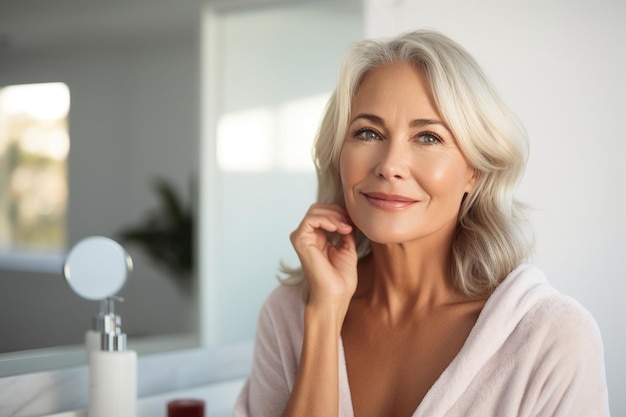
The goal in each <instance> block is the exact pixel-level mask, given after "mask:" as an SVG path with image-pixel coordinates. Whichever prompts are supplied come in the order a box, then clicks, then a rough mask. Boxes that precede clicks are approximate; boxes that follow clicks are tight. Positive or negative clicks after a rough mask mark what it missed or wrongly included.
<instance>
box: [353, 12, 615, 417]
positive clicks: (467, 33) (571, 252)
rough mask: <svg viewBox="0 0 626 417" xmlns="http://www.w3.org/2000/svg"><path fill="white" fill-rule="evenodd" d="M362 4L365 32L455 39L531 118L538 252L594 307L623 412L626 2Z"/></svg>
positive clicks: (551, 272)
mask: <svg viewBox="0 0 626 417" xmlns="http://www.w3.org/2000/svg"><path fill="white" fill-rule="evenodd" d="M364 13H365V20H366V24H365V33H366V36H367V37H381V36H389V35H395V34H398V33H400V32H403V31H406V30H413V29H417V28H432V29H437V30H440V31H442V32H444V33H445V34H447V35H449V36H450V37H452V38H453V39H455V40H457V41H458V42H459V43H461V44H462V45H464V46H465V47H466V48H467V49H468V50H469V51H470V52H471V53H472V54H473V55H474V56H475V58H476V59H477V60H478V61H479V63H480V64H481V65H482V67H483V69H484V70H485V72H486V73H487V75H488V76H489V77H490V78H491V80H492V81H493V83H494V84H495V86H496V87H497V88H498V89H499V91H500V92H501V95H502V96H503V98H504V100H505V102H507V103H508V104H509V105H510V106H511V108H512V109H513V110H514V112H515V113H516V114H517V115H518V116H519V118H520V119H521V120H522V122H523V123H524V125H525V126H526V128H527V130H528V133H529V136H530V160H529V162H528V168H527V173H526V177H525V179H524V180H523V182H522V184H521V186H520V192H519V196H520V198H521V199H522V200H524V201H525V202H527V203H528V204H529V205H530V206H531V207H532V211H531V218H532V221H533V225H534V230H535V234H536V240H537V245H536V255H535V257H534V260H533V261H534V263H535V264H537V265H538V266H540V267H541V268H542V269H543V270H544V271H545V272H546V274H547V276H548V278H549V280H550V281H551V282H552V283H553V284H554V285H555V286H556V287H557V288H559V289H560V290H562V291H563V292H565V293H567V294H569V295H572V296H574V297H575V298H577V299H578V300H579V301H580V302H581V303H582V304H583V305H584V306H586V307H587V308H588V309H589V310H590V311H591V313H592V314H593V315H594V316H595V318H596V320H597V322H598V325H599V326H600V330H601V332H602V335H603V340H604V345H605V357H606V367H607V378H608V384H609V390H610V393H609V395H610V402H611V414H612V415H615V416H620V415H626V399H625V398H624V396H623V395H622V391H623V387H624V386H625V385H626V358H625V357H624V352H626V334H625V333H624V323H623V317H624V316H625V312H626V308H625V307H624V306H625V305H626V304H625V303H624V302H623V298H624V294H625V293H626V280H625V278H626V272H625V270H624V266H623V263H622V262H623V259H624V256H626V217H625V214H626V195H625V194H624V193H625V191H626V164H624V162H623V159H624V157H626V133H625V132H624V128H623V122H624V115H625V114H626V101H625V100H624V96H625V95H626V81H625V78H624V74H625V73H626V49H625V48H624V45H623V42H624V39H626V25H624V22H626V3H624V2H620V1H612V0H599V1H598V0H581V1H577V2H568V1H540V0H530V1H517V2H510V1H508V2H501V1H498V0H474V1H466V0H440V1H437V2H426V1H418V0H366V1H365V10H364Z"/></svg>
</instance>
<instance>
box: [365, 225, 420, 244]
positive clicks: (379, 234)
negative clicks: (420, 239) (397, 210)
mask: <svg viewBox="0 0 626 417" xmlns="http://www.w3.org/2000/svg"><path fill="white" fill-rule="evenodd" d="M359 230H360V232H361V233H362V234H363V235H364V236H365V237H366V238H368V239H369V240H370V242H372V243H377V244H380V245H394V244H401V243H406V242H410V241H412V240H415V239H416V236H409V235H408V234H407V233H406V228H404V229H403V230H393V229H390V228H385V227H372V228H364V229H362V228H359Z"/></svg>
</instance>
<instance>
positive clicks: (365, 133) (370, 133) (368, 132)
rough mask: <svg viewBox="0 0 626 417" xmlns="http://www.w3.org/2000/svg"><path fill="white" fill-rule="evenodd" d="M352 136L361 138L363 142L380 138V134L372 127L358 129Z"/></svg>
mask: <svg viewBox="0 0 626 417" xmlns="http://www.w3.org/2000/svg"><path fill="white" fill-rule="evenodd" d="M354 137H355V138H358V139H361V140H362V141H364V142H371V141H373V140H377V139H380V135H379V134H378V133H376V131H374V130H372V129H360V130H358V131H357V132H356V133H355V134H354Z"/></svg>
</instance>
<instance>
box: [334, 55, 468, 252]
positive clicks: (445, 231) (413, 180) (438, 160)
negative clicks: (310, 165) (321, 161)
mask: <svg viewBox="0 0 626 417" xmlns="http://www.w3.org/2000/svg"><path fill="white" fill-rule="evenodd" d="M339 169H340V175H341V181H342V185H343V193H344V197H345V203H346V208H347V210H348V213H349V215H350V218H351V219H352V221H353V223H354V224H355V226H356V227H358V228H359V229H360V230H361V231H362V232H363V234H365V236H367V237H368V238H369V239H370V240H371V241H373V242H377V243H383V244H387V243H407V242H411V241H415V240H419V239H429V238H431V237H432V238H435V240H437V237H439V238H442V237H443V238H445V237H450V236H452V233H454V230H455V227H456V223H457V219H458V213H459V207H460V205H461V200H462V198H463V195H464V193H466V192H469V191H470V190H471V188H472V186H473V184H474V180H475V178H474V169H473V168H472V167H471V166H470V165H469V164H468V162H467V161H466V160H465V157H464V156H463V154H462V153H461V151H460V150H459V148H458V146H457V143H456V140H455V138H454V137H453V136H452V133H451V132H450V131H449V130H448V128H447V127H446V125H445V124H444V123H443V121H442V119H441V117H440V115H439V113H438V111H437V109H436V107H435V105H434V100H433V97H432V94H431V92H430V86H429V84H428V80H427V78H426V76H425V75H424V73H423V72H422V71H420V70H418V69H416V68H414V67H411V66H409V65H407V64H400V63H399V64H389V65H385V66H381V67H379V68H376V69H374V70H372V71H371V72H369V73H368V75H367V76H366V77H365V78H364V79H363V81H362V83H361V85H360V87H359V90H358V93H357V95H356V97H355V100H354V103H353V105H352V109H351V115H350V120H349V126H348V132H347V135H346V138H345V141H344V144H343V147H342V149H341V156H340V159H339Z"/></svg>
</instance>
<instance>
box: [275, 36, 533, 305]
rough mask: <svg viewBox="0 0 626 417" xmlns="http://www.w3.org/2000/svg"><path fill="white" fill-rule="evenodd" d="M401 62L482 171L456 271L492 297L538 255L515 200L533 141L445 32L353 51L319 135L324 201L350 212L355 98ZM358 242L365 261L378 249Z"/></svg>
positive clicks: (364, 44)
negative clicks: (344, 168)
mask: <svg viewBox="0 0 626 417" xmlns="http://www.w3.org/2000/svg"><path fill="white" fill-rule="evenodd" d="M397 62H403V63H408V64H411V65H413V66H414V67H415V68H418V69H420V70H422V71H424V73H425V74H426V76H427V78H428V80H429V82H430V86H431V89H432V93H433V96H434V100H435V103H436V106H437V108H438V110H439V113H440V114H441V117H442V118H443V121H444V122H445V123H446V125H447V126H448V128H449V129H450V131H451V132H452V134H453V135H454V137H455V138H456V140H457V142H458V146H459V148H460V150H461V152H462V153H463V155H464V156H465V158H466V159H467V161H468V162H469V163H470V165H472V166H473V167H474V169H475V170H476V172H477V174H478V175H477V177H478V178H477V181H476V184H475V186H474V187H473V190H472V191H471V192H470V193H469V194H468V195H466V196H465V198H464V199H463V202H462V203H461V207H460V210H459V219H458V225H457V230H456V235H455V238H454V241H453V244H452V264H451V271H450V272H451V276H452V279H453V281H454V284H455V285H456V287H457V288H458V289H459V290H460V291H462V292H463V293H465V294H466V295H469V296H479V295H484V294H488V293H489V292H491V291H493V289H495V287H496V286H497V285H498V284H499V283H500V282H501V281H502V280H503V279H504V278H505V277H506V275H507V274H509V273H510V272H511V271H512V270H513V269H515V268H516V267H517V266H518V265H519V264H520V263H522V262H523V261H524V260H525V259H526V258H527V257H528V256H529V254H530V251H531V247H532V237H531V235H530V233H529V232H528V231H529V228H528V227H527V224H526V220H525V217H524V215H523V205H522V204H521V203H519V202H518V201H517V200H516V199H515V198H514V190H515V188H516V186H517V184H518V182H519V180H520V179H521V176H522V174H523V172H524V168H525V165H526V159H527V153H528V139H527V135H526V132H525V130H524V128H523V127H522V126H521V124H520V123H519V122H518V120H517V119H516V118H515V117H514V115H513V114H512V113H511V111H510V110H509V109H508V108H507V107H506V106H505V105H504V103H503V102H502V101H501V99H500V98H499V96H498V94H497V92H496V90H495V89H494V87H493V86H492V85H491V83H490V82H489V81H488V80H487V78H486V77H485V75H484V73H483V71H482V70H481V69H480V67H479V66H478V64H477V63H476V61H475V60H474V59H473V58H472V57H471V56H470V55H469V53H468V52H467V51H466V50H465V49H464V48H463V47H461V46H460V45H459V44H458V43H456V42H454V41H453V40H451V39H450V38H448V37H446V36H444V35H442V34H441V33H438V32H435V31H430V30H418V31H414V32H409V33H404V34H402V35H400V36H397V37H394V38H391V39H387V40H364V41H361V42H358V43H356V44H355V45H353V47H352V48H351V49H350V50H349V51H348V53H347V54H346V56H345V59H344V62H343V64H342V67H341V71H340V74H339V81H338V84H337V88H336V90H335V91H334V93H333V94H332V96H331V98H330V100H329V102H328V104H327V107H326V110H325V113H324V116H323V118H322V122H321V124H320V127H319V130H318V132H317V135H316V138H315V145H314V162H315V167H316V170H317V178H318V195H317V201H318V202H320V203H337V204H340V205H341V206H343V207H345V203H344V197H343V192H342V185H341V179H340V175H339V155H340V153H341V148H342V145H343V142H344V139H345V137H346V133H347V128H348V123H349V117H350V110H351V105H352V101H353V100H354V98H355V96H356V93H357V91H358V88H359V85H360V83H361V81H362V80H363V78H364V77H365V76H366V75H367V74H368V72H369V71H371V70H372V69H374V68H377V67H380V66H383V65H387V64H391V63H397ZM356 238H357V250H358V254H359V258H362V257H363V256H365V255H367V254H368V253H369V252H370V250H371V247H370V242H369V240H368V239H367V238H366V237H365V236H364V235H363V234H362V233H359V232H358V231H357V237H356ZM281 270H282V272H283V273H285V274H286V275H287V279H286V280H283V282H286V283H294V282H302V281H303V273H302V270H301V269H300V268H296V269H291V268H288V267H286V266H284V265H283V266H282V268H281Z"/></svg>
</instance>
